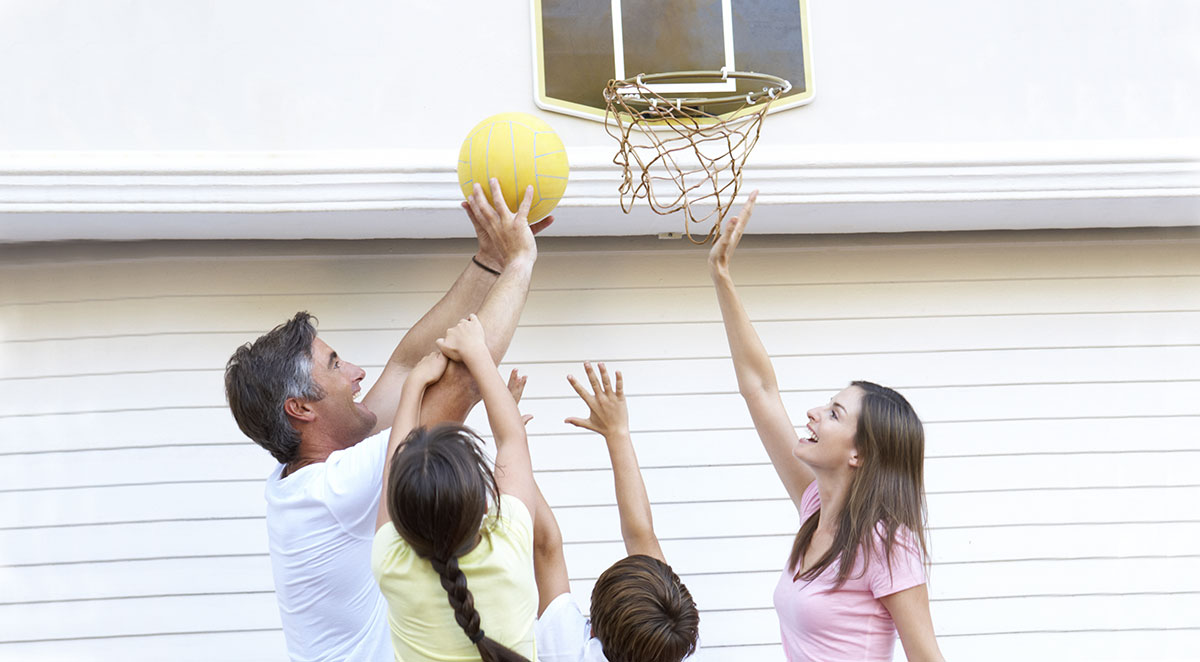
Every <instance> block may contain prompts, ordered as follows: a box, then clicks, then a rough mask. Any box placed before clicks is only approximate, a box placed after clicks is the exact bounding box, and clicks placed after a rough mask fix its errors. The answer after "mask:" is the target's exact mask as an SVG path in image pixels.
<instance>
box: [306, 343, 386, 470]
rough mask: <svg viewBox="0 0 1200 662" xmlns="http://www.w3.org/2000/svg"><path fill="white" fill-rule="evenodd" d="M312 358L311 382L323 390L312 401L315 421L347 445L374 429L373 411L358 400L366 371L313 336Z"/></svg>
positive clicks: (355, 442) (362, 437)
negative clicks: (316, 398) (319, 395)
mask: <svg viewBox="0 0 1200 662" xmlns="http://www.w3.org/2000/svg"><path fill="white" fill-rule="evenodd" d="M312 359H313V366H312V376H313V381H315V382H316V383H317V385H318V386H320V387H321V390H323V391H324V392H325V397H324V398H321V399H320V400H317V401H315V402H313V403H311V405H312V407H313V410H314V411H316V413H317V422H318V423H320V424H321V426H322V427H323V428H324V429H326V430H329V431H330V434H332V435H333V436H334V437H335V438H336V439H337V440H339V441H342V442H343V443H344V444H345V447H346V448H349V447H350V446H353V445H354V444H357V443H358V442H360V441H362V440H363V439H365V438H366V437H367V435H369V434H371V430H373V429H374V428H375V422H376V416H375V414H374V413H373V412H372V411H371V410H370V409H368V408H367V406H366V405H365V404H363V403H361V402H358V401H357V399H358V398H359V396H360V395H361V394H362V380H363V377H366V375H367V373H366V372H364V371H363V369H362V368H360V367H358V366H356V365H354V364H353V363H350V362H349V361H346V360H344V359H342V358H341V357H339V356H338V355H337V352H335V351H333V348H332V347H330V346H329V345H327V344H325V341H324V340H321V339H320V338H314V339H313V344H312Z"/></svg>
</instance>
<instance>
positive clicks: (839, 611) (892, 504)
mask: <svg viewBox="0 0 1200 662" xmlns="http://www.w3.org/2000/svg"><path fill="white" fill-rule="evenodd" d="M757 197H758V192H757V191H755V192H754V193H752V194H751V195H750V200H749V202H747V203H746V206H745V208H744V209H742V213H741V214H740V215H738V216H736V217H734V218H733V219H731V220H730V221H729V223H728V225H726V228H725V231H724V232H722V233H721V235H720V237H719V238H718V239H717V241H716V242H715V243H714V245H713V247H712V250H711V252H710V253H709V258H708V261H709V270H710V272H711V275H712V279H713V284H714V285H715V286H716V289H717V300H718V301H719V303H720V306H721V317H722V319H723V320H724V322H725V332H726V334H727V336H728V338H729V349H730V352H731V354H732V356H733V364H734V368H735V371H736V373H737V380H738V388H739V390H740V391H741V394H742V397H743V398H744V399H745V401H746V405H747V406H748V407H749V409H750V416H751V418H752V419H753V420H754V427H755V429H756V430H757V431H758V436H759V438H760V439H761V440H762V443H763V446H765V447H766V450H767V454H768V455H769V456H770V458H771V463H772V464H773V465H774V466H775V471H776V472H777V473H778V474H779V477H780V479H781V480H782V481H783V485H784V487H785V488H786V489H787V492H788V495H789V496H791V498H792V502H793V503H794V504H795V506H796V509H797V510H798V511H799V513H800V519H801V522H802V524H801V526H800V531H799V533H797V534H796V540H795V542H794V543H793V546H792V553H791V556H790V557H789V558H788V561H787V565H786V566H785V567H784V570H783V575H782V576H781V577H780V579H779V584H778V586H777V587H776V589H775V610H776V612H778V615H779V622H780V631H781V634H782V638H783V647H784V651H785V652H786V654H787V657H788V660H791V661H793V662H797V661H800V660H823V661H830V660H849V659H853V660H880V661H883V660H891V659H892V649H893V647H894V645H895V638H896V633H897V632H899V634H900V641H901V643H902V644H903V646H904V653H905V655H907V656H908V659H909V660H910V662H916V661H917V660H935V661H937V660H942V655H941V652H940V651H939V650H938V645H937V640H936V639H935V637H934V634H933V621H932V619H931V618H930V615H929V594H928V592H927V591H926V587H925V561H926V559H927V550H926V545H925V531H924V510H925V488H924V484H923V481H924V479H923V464H924V453H925V449H924V446H925V437H924V431H923V428H922V426H921V421H920V419H918V418H917V415H916V413H915V412H913V409H912V407H911V406H910V405H909V404H908V401H907V400H905V399H904V398H903V397H902V396H901V395H900V394H899V393H896V392H895V391H893V390H891V389H889V388H884V387H882V386H878V385H876V384H872V383H870V382H854V383H853V384H851V385H850V386H849V387H847V388H846V389H844V390H842V391H841V392H840V393H838V394H837V395H835V396H834V397H833V399H832V400H830V402H829V404H826V405H823V406H820V407H816V408H813V409H811V410H809V411H808V431H807V434H806V435H805V436H806V438H805V439H800V438H798V437H797V434H796V430H795V428H794V427H793V426H792V422H791V419H790V418H789V417H788V413H787V411H786V410H785V409H784V406H783V400H782V399H781V398H780V395H779V385H778V383H777V382H776V379H775V371H774V369H773V368H772V366H771V359H770V357H769V356H768V355H767V352H766V349H765V348H764V347H763V344H762V342H761V341H760V340H759V338H758V334H757V333H755V331H754V327H753V326H751V324H750V319H749V317H747V315H746V311H745V309H744V308H743V307H742V303H741V300H740V299H739V298H738V294H737V290H736V289H735V288H734V286H733V279H732V278H731V277H730V274H729V263H730V260H731V258H732V257H733V252H734V249H735V248H737V245H738V241H739V240H740V239H741V236H742V232H743V230H744V229H745V226H746V222H747V221H748V220H749V219H750V213H751V211H753V209H754V201H755V200H756V199H757Z"/></svg>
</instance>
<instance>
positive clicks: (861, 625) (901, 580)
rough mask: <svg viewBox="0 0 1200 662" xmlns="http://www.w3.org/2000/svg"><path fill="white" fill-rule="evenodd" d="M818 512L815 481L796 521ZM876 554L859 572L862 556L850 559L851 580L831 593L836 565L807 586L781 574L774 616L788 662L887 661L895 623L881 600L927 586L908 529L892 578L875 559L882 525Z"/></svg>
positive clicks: (895, 550)
mask: <svg viewBox="0 0 1200 662" xmlns="http://www.w3.org/2000/svg"><path fill="white" fill-rule="evenodd" d="M820 507H821V497H820V495H819V494H818V493H817V483H816V481H813V482H812V483H811V484H810V485H809V486H808V489H806V490H804V495H803V496H802V497H801V498H800V519H801V521H804V520H807V519H808V518H809V516H810V515H812V514H813V513H815V512H817V509H819V508H820ZM873 544H874V545H875V552H876V554H874V555H872V557H871V563H869V564H868V565H867V571H866V573H863V571H862V568H863V551H862V550H860V551H859V553H858V555H857V556H856V557H855V560H854V571H853V572H851V573H850V578H849V579H847V580H846V583H845V584H842V587H841V588H839V589H838V590H836V591H833V590H832V589H833V585H834V580H835V579H836V578H837V564H836V563H834V564H832V565H830V566H829V567H828V568H826V569H825V571H824V572H822V573H821V574H820V575H819V576H817V578H816V579H814V580H812V581H811V582H809V581H805V580H803V579H800V580H797V581H792V577H793V576H794V575H795V571H793V570H789V569H788V568H784V569H783V574H782V576H780V578H779V584H778V585H777V586H776V587H775V612H776V613H777V614H778V615H779V631H780V633H781V635H782V637H783V650H784V652H785V653H786V654H787V659H788V660H789V662H809V661H812V662H818V661H819V662H839V661H841V660H854V661H855V662H874V661H876V660H878V661H879V662H887V661H890V660H891V659H892V649H893V648H894V647H895V645H896V624H895V623H893V622H892V617H891V615H890V614H889V613H888V610H887V608H886V607H884V606H883V603H882V602H880V601H879V598H881V597H884V596H887V595H891V594H892V593H897V592H899V591H903V590H904V589H906V588H912V587H914V586H920V585H921V584H924V583H925V567H924V566H923V565H922V563H921V551H920V550H921V548H920V546H919V545H917V542H916V538H915V537H914V536H913V534H912V532H911V531H909V530H908V529H906V528H900V529H899V530H897V532H896V544H895V545H894V546H893V547H892V561H891V566H892V568H891V573H890V574H889V572H888V568H887V566H885V565H884V564H883V563H882V562H881V561H880V560H879V559H881V558H882V553H883V526H882V525H880V526H879V527H878V528H877V529H876V535H875V539H874V541H873Z"/></svg>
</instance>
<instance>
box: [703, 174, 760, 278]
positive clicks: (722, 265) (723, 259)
mask: <svg viewBox="0 0 1200 662" xmlns="http://www.w3.org/2000/svg"><path fill="white" fill-rule="evenodd" d="M757 199H758V190H757V189H755V190H754V191H753V192H751V193H750V199H749V200H747V201H746V204H745V205H744V206H742V211H741V212H740V213H738V215H737V216H734V217H733V218H731V219H729V222H728V223H726V224H725V230H724V231H723V232H722V233H721V234H720V236H718V237H717V240H716V241H714V242H713V247H712V249H711V250H709V251H708V268H709V270H710V271H712V273H713V275H714V276H716V275H721V276H728V275H729V262H730V261H731V260H732V259H733V251H734V250H735V249H736V248H737V245H738V242H739V241H741V240H742V232H743V231H745V229H746V223H747V222H748V221H749V220H750V214H751V212H753V211H754V201H755V200H757Z"/></svg>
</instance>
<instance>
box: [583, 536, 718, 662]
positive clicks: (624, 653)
mask: <svg viewBox="0 0 1200 662" xmlns="http://www.w3.org/2000/svg"><path fill="white" fill-rule="evenodd" d="M591 618H592V636H594V637H596V639H598V640H600V644H601V646H602V647H603V649H604V656H605V657H607V658H608V662H679V661H680V660H682V659H683V658H685V657H687V656H688V655H691V654H692V653H693V652H694V651H695V650H696V639H697V637H698V636H699V633H700V614H699V612H698V611H697V610H696V603H695V602H693V601H692V594H691V593H689V592H688V590H687V587H686V586H684V585H683V582H682V581H680V580H679V576H678V575H676V574H675V572H674V571H673V570H671V566H669V565H667V564H666V563H663V562H662V561H660V560H658V559H656V558H654V557H651V556H646V555H644V554H634V555H632V556H627V557H625V558H624V559H621V560H620V561H617V562H616V563H614V564H613V565H612V567H610V568H609V569H608V570H605V571H604V573H603V574H601V575H600V578H599V579H597V580H596V587H595V588H594V589H592V610H591Z"/></svg>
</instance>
